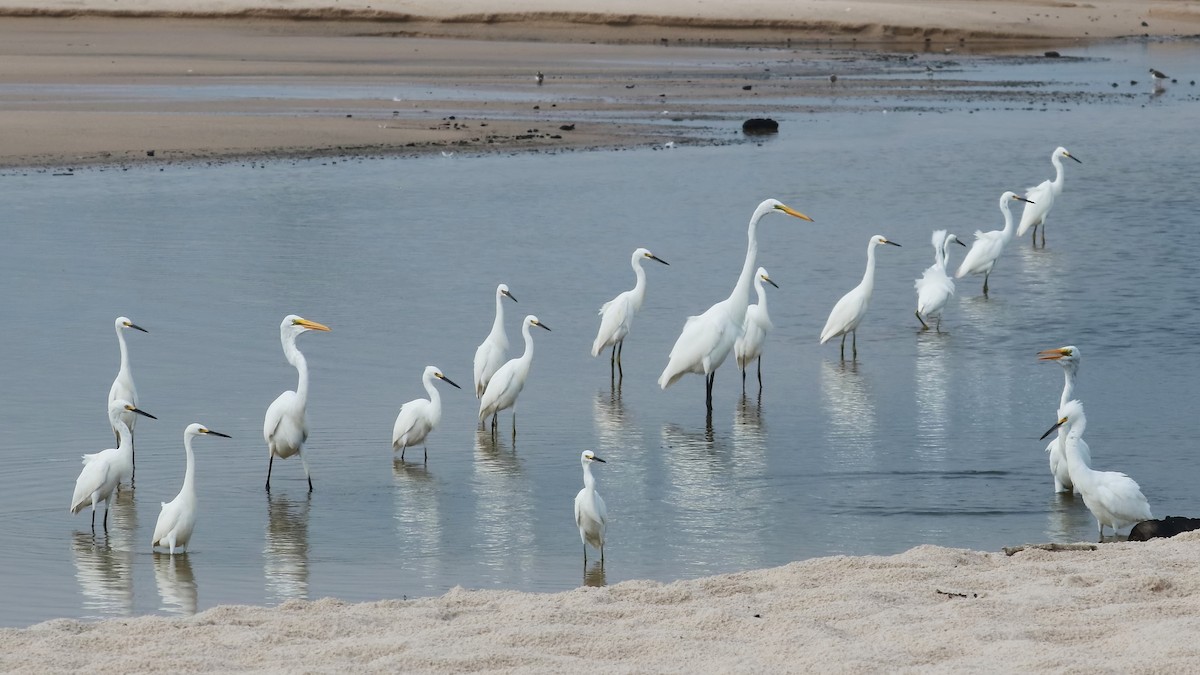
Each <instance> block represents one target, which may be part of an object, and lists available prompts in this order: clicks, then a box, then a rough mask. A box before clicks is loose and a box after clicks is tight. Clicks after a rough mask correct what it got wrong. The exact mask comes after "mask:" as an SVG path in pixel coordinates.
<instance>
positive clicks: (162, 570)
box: [154, 551, 196, 616]
mask: <svg viewBox="0 0 1200 675" xmlns="http://www.w3.org/2000/svg"><path fill="white" fill-rule="evenodd" d="M190 559H191V556H189V555H170V554H166V553H159V552H157V551H155V552H154V583H155V585H156V586H158V596H159V597H160V598H162V603H163V604H162V610H163V611H164V612H170V613H171V614H183V615H186V616H190V615H192V614H195V613H196V575H195V574H193V573H192V563H191V561H190Z"/></svg>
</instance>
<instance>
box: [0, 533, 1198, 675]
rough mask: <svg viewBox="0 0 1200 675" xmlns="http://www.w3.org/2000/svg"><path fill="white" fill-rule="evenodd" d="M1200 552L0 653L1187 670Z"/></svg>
mask: <svg viewBox="0 0 1200 675" xmlns="http://www.w3.org/2000/svg"><path fill="white" fill-rule="evenodd" d="M610 553H611V554H612V556H613V557H614V558H615V556H618V555H620V553H619V552H618V551H617V550H616V549H615V548H614V549H613V550H612V551H610ZM1198 556H1200V533H1188V534H1183V535H1180V536H1178V537H1176V538H1174V539H1169V540H1167V539H1159V540H1154V541H1151V542H1147V543H1110V544H1103V545H1101V546H1100V547H1099V549H1098V550H1095V551H1055V552H1051V551H1045V550H1038V549H1027V550H1024V551H1021V552H1019V553H1016V554H1015V555H1013V556H1012V557H1008V556H1006V555H1005V554H1003V553H981V552H977V551H968V550H961V549H948V548H940V547H935V546H919V547H917V548H914V549H912V550H910V551H908V552H906V553H902V554H899V555H894V556H887V557H877V556H866V557H845V556H841V557H832V558H820V559H814V560H808V561H804V562H796V563H792V564H789V565H786V566H783V567H779V568H775V569H768V570H758V571H752V572H741V573H736V574H727V575H721V576H715V577H709V578H703V579H694V580H690V581H679V582H675V583H671V584H665V585H664V584H659V583H654V582H649V581H627V582H623V583H620V584H616V585H614V586H611V587H607V588H579V589H577V590H574V591H569V592H564V593H555V594H539V593H520V592H513V591H469V590H463V589H460V588H456V589H454V590H452V591H450V592H449V593H447V594H446V595H444V596H442V597H438V598H427V599H420V600H410V601H397V600H389V601H382V602H372V603H363V604H346V603H343V602H338V601H336V600H320V601H317V602H299V601H293V602H288V603H286V604H284V605H282V606H280V607H277V608H271V609H267V608H256V607H243V606H227V607H217V608H214V609H211V610H209V611H206V612H203V613H201V614H198V615H196V616H194V617H191V618H184V619H178V618H161V617H142V618H137V619H128V620H122V619H114V620H108V621H103V622H100V623H81V622H79V621H74V620H65V619H62V620H55V621H49V622H46V623H42V624H39V625H36V626H33V627H31V628H27V629H9V630H3V631H0V639H2V640H3V644H4V645H5V648H4V650H3V654H2V655H0V670H3V671H6V672H10V671H20V672H38V673H42V672H47V671H64V670H84V671H87V672H89V673H104V672H111V673H125V672H144V671H168V670H171V671H175V670H179V671H225V672H231V671H245V670H274V671H281V670H288V671H304V672H335V671H344V670H347V669H349V670H352V671H355V672H357V671H367V670H369V671H385V672H465V671H479V670H489V671H490V670H501V671H510V672H511V671H518V672H523V671H557V672H585V670H586V672H621V673H627V672H684V671H688V672H695V671H701V672H731V671H739V672H746V671H753V672H797V671H806V670H812V671H820V672H859V671H888V672H894V671H897V670H900V671H905V670H907V671H920V672H929V671H951V670H953V671H962V670H968V669H970V670H986V671H1005V672H1014V671H1015V672H1020V671H1026V670H1069V671H1074V672H1087V671H1095V670H1103V671H1107V672H1148V671H1153V672H1159V673H1161V672H1189V671H1190V672H1194V670H1195V668H1196V664H1197V663H1200V641H1198V640H1196V639H1195V636H1196V635H1197V634H1200V612H1198V611H1197V607H1198V606H1200V605H1198V603H1197V593H1198V590H1200V571H1197V566H1196V560H1197V558H1198Z"/></svg>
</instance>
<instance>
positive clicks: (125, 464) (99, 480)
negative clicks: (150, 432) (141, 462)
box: [71, 399, 158, 532]
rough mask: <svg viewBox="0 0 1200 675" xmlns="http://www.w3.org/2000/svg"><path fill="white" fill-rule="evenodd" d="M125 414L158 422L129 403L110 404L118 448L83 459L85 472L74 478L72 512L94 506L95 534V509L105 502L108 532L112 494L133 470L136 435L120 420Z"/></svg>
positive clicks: (119, 401)
mask: <svg viewBox="0 0 1200 675" xmlns="http://www.w3.org/2000/svg"><path fill="white" fill-rule="evenodd" d="M124 413H131V414H135V415H144V416H146V417H149V418H150V419H158V418H156V417H155V416H154V415H151V414H150V413H148V412H146V411H144V410H140V409H138V407H137V406H135V405H134V404H132V403H130V402H129V401H125V400H122V399H118V400H116V401H113V402H112V403H109V404H108V420H109V422H110V423H111V424H112V425H113V427H114V428H115V429H116V430H117V447H115V448H109V449H108V450H103V451H101V452H96V453H92V454H89V455H84V456H83V470H82V471H80V472H79V478H76V479H75V492H74V493H73V494H72V495H71V513H79V512H80V511H81V510H83V509H84V507H87V506H91V507H92V532H95V531H96V508H97V506H98V505H99V504H100V502H104V531H105V532H107V531H108V507H109V506H110V505H111V504H110V500H111V499H112V494H113V491H114V490H116V489H117V483H118V482H120V480H121V476H122V475H123V474H124V473H125V472H127V471H132V466H133V434H132V433H130V431H129V426H128V425H127V424H125V420H123V419H121V416H122V415H123V414H124Z"/></svg>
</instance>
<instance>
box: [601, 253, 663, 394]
mask: <svg viewBox="0 0 1200 675" xmlns="http://www.w3.org/2000/svg"><path fill="white" fill-rule="evenodd" d="M643 260H657V261H658V262H660V263H662V264H664V265H669V264H670V263H668V262H667V261H666V260H663V259H662V258H659V257H658V256H656V255H654V254H653V253H651V252H650V251H649V250H648V249H644V248H639V249H637V250H636V251H634V252H633V258H632V259H631V260H630V261H629V264H630V265H632V266H633V274H634V276H636V277H637V282H636V283H634V285H633V290H629V291H625V292H624V293H621V294H620V295H618V296H617V297H615V298H613V299H612V300H609V301H608V302H606V303H604V304H603V305H601V307H600V331H599V332H598V333H596V340H595V341H594V342H592V356H599V355H600V352H602V351H604V348H605V347H612V357H611V358H610V359H609V363H608V371H609V376H610V377H611V376H612V374H613V370H614V368H615V369H616V370H617V371H618V372H620V373H621V376H622V377H624V376H625V372H624V371H623V370H622V369H621V352H623V351H624V349H625V336H626V335H629V329H630V328H631V327H632V326H633V316H634V315H635V314H637V313H638V312H639V311H641V309H642V302H643V301H644V300H645V299H646V271H645V270H643V269H642V261H643Z"/></svg>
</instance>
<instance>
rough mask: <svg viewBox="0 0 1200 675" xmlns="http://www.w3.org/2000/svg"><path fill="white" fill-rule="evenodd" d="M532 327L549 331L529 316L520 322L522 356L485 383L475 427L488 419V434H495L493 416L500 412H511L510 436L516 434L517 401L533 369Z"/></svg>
mask: <svg viewBox="0 0 1200 675" xmlns="http://www.w3.org/2000/svg"><path fill="white" fill-rule="evenodd" d="M532 326H537V327H539V328H545V329H546V330H550V327H549V326H547V325H546V324H544V323H542V322H541V321H538V318H537V317H536V316H534V315H532V314H530V315H529V316H527V317H525V320H524V321H523V322H521V335H522V336H524V338H525V352H524V353H522V354H521V355H520V356H518V357H517V358H515V359H509V361H508V362H507V363H505V364H504V365H502V366H500V369H499V370H497V371H496V374H495V375H493V376H492V380H491V381H490V382H488V386H487V389H486V390H484V392H483V396H482V397H481V398H480V399H479V425H480V426H481V427H482V426H483V423H484V420H486V419H487V418H488V416H491V418H492V431H495V430H496V416H497V415H499V414H500V411H501V410H505V409H507V408H512V409H513V434H514V435H515V434H516V433H517V410H516V405H517V397H518V396H520V395H521V390H523V389H524V388H525V380H527V379H529V369H530V367H531V366H532V365H533V336H532V335H530V334H529V329H530V327H532Z"/></svg>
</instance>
